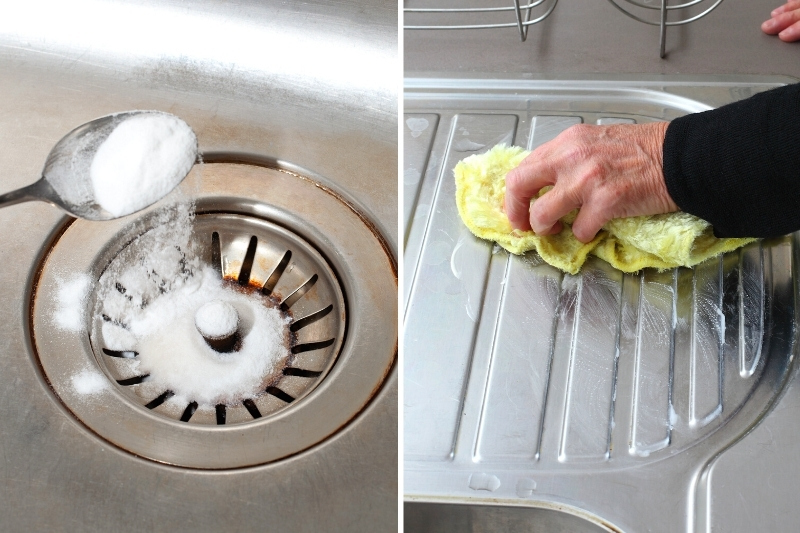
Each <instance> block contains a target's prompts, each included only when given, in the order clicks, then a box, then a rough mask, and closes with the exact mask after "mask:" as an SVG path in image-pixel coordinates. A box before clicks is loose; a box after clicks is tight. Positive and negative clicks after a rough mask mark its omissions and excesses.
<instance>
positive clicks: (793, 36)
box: [761, 0, 800, 43]
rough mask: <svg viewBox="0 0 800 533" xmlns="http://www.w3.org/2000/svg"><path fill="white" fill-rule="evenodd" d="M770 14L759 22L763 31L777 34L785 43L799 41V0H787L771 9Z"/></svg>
mask: <svg viewBox="0 0 800 533" xmlns="http://www.w3.org/2000/svg"><path fill="white" fill-rule="evenodd" d="M770 16H771V17H772V18H770V19H769V20H767V21H765V22H764V23H763V24H761V29H762V30H763V31H764V33H766V34H768V35H777V36H778V38H779V39H780V40H781V41H786V42H787V43H789V42H792V41H800V0H789V1H788V2H786V3H785V4H783V5H782V6H780V7H778V8H776V9H773V10H772V13H770Z"/></svg>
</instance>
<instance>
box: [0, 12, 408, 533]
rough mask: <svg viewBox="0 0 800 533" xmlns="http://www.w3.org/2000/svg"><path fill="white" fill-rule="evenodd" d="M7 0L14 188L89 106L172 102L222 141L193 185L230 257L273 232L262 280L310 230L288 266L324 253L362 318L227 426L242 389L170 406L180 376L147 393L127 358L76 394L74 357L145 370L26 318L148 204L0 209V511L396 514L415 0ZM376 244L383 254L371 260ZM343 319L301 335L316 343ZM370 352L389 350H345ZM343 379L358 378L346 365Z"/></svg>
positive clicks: (136, 527)
mask: <svg viewBox="0 0 800 533" xmlns="http://www.w3.org/2000/svg"><path fill="white" fill-rule="evenodd" d="M0 11H2V14H0V70H2V72H3V75H2V76H0V93H1V94H2V95H3V98H2V102H0V145H2V147H3V148H2V150H0V166H2V169H3V172H2V175H3V181H2V190H3V191H6V190H12V189H15V188H18V187H21V186H23V185H26V184H29V183H32V182H33V181H35V180H36V179H38V177H39V174H40V172H41V169H42V167H43V165H44V161H45V158H46V156H47V153H48V151H49V150H50V149H51V148H52V146H53V145H54V144H55V142H56V141H57V140H58V139H59V138H60V137H61V136H63V135H64V134H65V133H67V132H68V131H70V130H71V129H72V128H73V127H75V126H77V125H79V124H82V123H84V122H86V121H88V120H91V119H93V118H95V117H99V116H102V115H106V114H109V113H113V112H118V111H124V110H129V109H160V110H164V111H167V112H170V113H173V114H175V115H177V116H180V117H181V118H183V119H184V120H186V121H187V122H188V123H189V124H190V125H191V126H192V128H193V129H194V130H195V132H196V133H197V136H198V140H199V144H200V148H201V150H202V152H203V155H204V157H205V160H206V164H205V165H204V166H196V167H195V169H194V171H193V176H192V177H190V178H189V179H187V181H186V182H185V183H184V184H183V185H182V187H181V189H182V193H183V194H184V195H185V196H187V197H189V198H191V199H194V200H196V201H197V205H198V212H200V211H203V210H205V211H204V213H205V214H202V213H201V214H202V216H199V220H200V221H201V222H202V221H203V220H205V221H206V222H204V223H205V224H206V226H204V228H205V229H203V228H200V227H199V226H198V228H199V229H198V232H199V233H198V234H201V235H200V237H202V238H203V239H207V240H208V243H207V244H206V241H205V240H204V241H203V243H204V246H210V245H211V238H212V232H218V233H219V235H221V241H222V243H221V248H222V250H221V254H222V256H223V257H222V260H223V261H227V263H225V264H226V265H227V267H225V268H229V269H230V271H231V273H232V274H233V275H237V274H238V275H241V273H242V271H243V270H244V267H243V266H242V264H243V262H244V259H243V258H244V257H245V256H246V253H247V252H246V250H248V241H249V240H250V239H251V235H252V236H255V235H258V239H259V242H260V243H261V244H259V245H258V250H257V253H256V254H255V262H253V258H252V257H251V259H250V262H251V263H253V264H252V277H253V278H255V277H258V276H261V281H262V282H263V281H264V279H266V276H267V275H269V271H268V270H265V269H267V268H269V269H272V268H273V266H274V265H272V264H267V262H266V261H268V260H272V259H270V258H271V257H272V258H273V259H275V261H277V260H278V259H280V257H281V255H282V254H284V252H285V250H286V247H287V246H292V247H293V250H294V258H295V259H294V260H295V261H296V262H297V264H299V263H300V261H301V259H303V258H305V259H303V260H304V261H305V262H306V267H305V268H306V269H307V270H303V269H302V268H299V267H298V268H295V269H294V270H292V264H291V263H290V264H289V266H288V267H286V274H285V275H284V276H283V278H282V279H283V280H285V281H286V282H287V283H288V280H289V279H290V278H292V276H295V278H296V279H294V281H293V283H294V287H295V288H297V287H298V286H300V284H301V283H305V282H306V280H307V278H302V279H301V273H302V274H303V275H306V272H308V276H311V274H312V273H314V272H319V276H320V279H323V278H324V279H327V280H329V281H326V283H328V285H327V286H330V287H334V286H336V287H339V286H341V287H342V289H341V290H342V294H343V295H344V296H343V300H342V303H337V302H338V300H336V301H334V303H337V311H341V316H340V317H339V318H340V320H341V322H340V323H342V324H344V321H345V320H347V327H346V328H345V327H342V328H341V330H342V331H343V332H344V333H343V334H341V335H340V334H338V333H337V334H336V335H335V344H333V345H332V346H331V347H330V348H329V349H330V350H337V351H336V352H335V353H331V354H329V357H328V358H327V359H326V361H329V362H324V361H323V360H322V359H321V358H320V359H319V360H315V359H314V358H313V357H312V356H313V352H312V351H308V352H305V353H303V354H301V355H302V356H303V357H305V359H303V361H305V362H306V363H307V364H308V365H309V366H308V367H303V368H300V369H299V370H297V371H296V373H295V374H288V375H287V376H285V381H286V385H285V386H283V385H280V386H278V387H275V389H274V390H273V392H274V393H275V394H278V396H275V395H274V394H273V395H272V396H269V398H265V399H264V403H263V404H261V405H257V406H256V405H255V404H252V405H249V406H247V409H245V408H244V407H243V406H241V405H239V406H236V408H235V409H234V408H233V407H232V406H229V408H228V410H227V423H228V425H227V426H221V425H220V420H222V421H223V422H225V420H226V418H225V416H224V415H225V411H224V410H223V411H222V415H223V416H222V417H220V416H219V415H220V412H219V410H218V411H217V417H216V419H215V417H214V411H213V409H212V410H211V411H210V412H209V413H205V414H204V413H201V412H200V411H198V412H197V413H196V414H194V416H193V417H192V420H191V423H185V422H183V421H181V420H179V419H180V418H182V417H181V413H182V412H183V413H189V414H191V413H190V411H188V409H189V408H188V407H187V406H186V405H185V404H184V405H181V406H177V407H176V408H179V409H180V410H178V411H177V414H174V413H173V412H171V411H168V409H167V408H168V407H169V405H168V404H169V402H170V401H172V400H170V399H169V398H168V395H166V396H165V395H161V396H160V397H159V399H158V400H159V401H155V400H154V401H152V402H151V401H150V399H152V398H149V399H148V398H142V397H141V396H140V395H137V393H135V392H130V391H131V390H132V389H131V388H130V387H137V386H138V385H131V386H130V387H128V388H127V389H125V390H123V389H124V388H125V386H123V385H120V384H119V383H118V382H117V383H113V380H112V382H111V383H110V384H109V385H108V388H107V389H106V394H108V395H109V396H107V397H106V398H105V399H104V400H102V401H96V400H92V403H91V404H81V403H80V402H81V401H82V400H81V399H80V398H78V397H76V396H74V394H75V391H74V390H72V388H71V381H70V378H69V376H70V372H72V370H70V369H69V368H66V367H64V366H63V365H65V364H66V365H69V364H72V363H69V361H73V362H74V363H75V364H80V365H84V364H85V365H89V366H90V367H91V368H95V369H96V370H97V371H98V372H100V375H101V376H108V377H109V379H111V378H113V377H115V376H116V377H127V376H123V375H122V374H119V375H117V374H115V372H117V373H119V369H118V368H117V367H116V366H114V365H116V363H117V361H116V360H112V359H111V358H110V357H109V358H108V359H105V360H104V359H103V357H106V355H104V353H103V352H102V351H101V350H100V348H99V347H98V349H97V350H94V349H93V347H92V345H91V342H94V341H93V340H90V339H89V334H88V333H87V334H86V335H85V336H75V337H72V338H71V339H68V338H67V337H65V336H63V335H59V334H57V332H53V331H52V330H48V326H47V325H46V322H47V320H48V319H47V317H46V314H47V313H46V312H45V314H44V315H42V317H43V319H44V320H45V322H42V323H40V324H39V325H37V323H36V320H34V321H33V323H31V322H29V319H31V317H32V309H33V308H34V307H35V308H36V309H39V310H43V311H44V310H45V308H46V306H47V302H45V301H44V300H45V299H46V295H45V292H46V291H44V290H43V291H38V292H37V289H38V288H40V287H39V286H38V285H37V284H38V283H39V281H40V280H45V279H46V278H47V276H49V275H50V274H53V275H54V276H55V277H56V278H58V277H59V276H64V275H65V274H66V273H67V272H69V271H73V272H79V271H80V272H86V273H88V274H90V275H94V276H99V274H100V271H101V270H102V268H103V267H102V266H100V265H101V264H102V262H103V261H108V260H109V259H110V256H109V255H108V254H112V255H113V254H114V253H117V251H119V248H120V247H124V246H125V245H126V243H127V242H129V241H130V238H129V239H128V240H127V241H126V240H125V235H126V234H128V235H129V236H130V232H131V231H133V230H132V229H131V228H132V227H134V226H132V224H133V223H134V222H135V221H137V220H140V218H139V217H145V216H148V215H147V214H141V215H132V216H131V217H130V218H127V219H122V220H121V221H120V226H117V227H112V226H107V225H103V224H97V225H93V224H91V223H86V222H83V221H78V222H74V221H72V220H71V219H69V218H68V217H65V216H64V215H63V213H61V212H60V211H59V210H57V209H56V208H54V207H52V206H49V205H47V204H44V203H28V204H21V205H17V206H13V207H10V208H7V209H3V210H0V224H2V225H3V227H5V228H7V231H4V232H3V235H2V236H0V244H1V245H2V248H3V249H4V250H5V253H6V257H7V258H8V262H7V263H6V265H5V268H4V269H3V274H2V276H0V295H1V296H0V301H2V302H3V303H2V305H0V314H2V316H3V320H2V325H0V345H1V346H2V367H1V368H0V425H2V431H0V450H1V451H2V452H1V453H0V456H2V457H3V459H2V460H0V477H2V478H3V479H4V480H5V482H4V483H2V486H0V498H2V500H3V501H4V511H3V512H2V513H0V530H3V531H75V530H80V531H86V532H91V531H98V532H99V531H110V530H113V531H141V530H151V531H256V530H258V531H278V530H280V531H287V532H288V531H319V530H326V531H365V532H366V531H375V530H376V527H377V528H379V529H382V530H393V529H395V528H396V523H397V496H396V494H397V451H396V450H397V446H396V442H397V372H396V368H395V360H396V339H397V326H396V305H395V304H396V302H395V301H394V300H393V298H392V297H391V294H392V292H396V257H397V230H396V220H397V218H396V217H397V195H396V190H397V89H396V74H395V73H396V72H397V67H398V58H397V8H396V6H394V5H391V4H387V3H385V2H380V1H371V0H366V1H363V2H360V1H359V2H353V3H345V4H341V3H339V4H336V5H335V6H334V5H332V4H330V3H328V2H302V3H300V2H297V3H291V2H290V3H263V2H254V1H245V2H235V3H230V2H219V1H201V2H196V3H193V4H192V6H191V7H187V6H184V5H183V4H181V3H176V2H170V1H146V2H124V1H115V0H99V1H97V0H79V1H77V2H72V3H70V4H69V5H68V6H67V5H66V4H63V3H61V2H55V1H35V2H29V3H27V4H25V5H21V4H20V5H15V6H5V7H3V8H2V10H0ZM329 210H331V211H329ZM332 211H336V212H337V213H338V214H337V215H335V218H334V219H330V218H328V219H327V221H326V220H325V215H326V214H328V213H330V212H332ZM340 216H341V217H343V218H338V217H340ZM141 220H145V219H144V218H142V219H141ZM147 220H150V219H147ZM208 224H212V225H211V226H209V225H208ZM201 230H202V231H201ZM206 230H207V231H206ZM351 230H355V231H356V233H358V234H359V235H361V237H356V240H353V239H352V237H353V236H354V235H356V233H353V232H352V231H351ZM126 232H127V233H126ZM274 236H277V237H274ZM133 237H136V235H135V232H134V235H133ZM272 237H274V238H272ZM72 238H74V239H76V241H75V242H78V243H80V244H79V246H78V247H74V246H72V245H70V244H68V241H69V240H70V239H72ZM253 238H254V237H253ZM270 239H271V240H270ZM281 239H282V240H281ZM342 240H344V241H346V242H344V243H342ZM359 241H360V243H361V244H358V243H359ZM284 243H290V244H284ZM348 243H349V245H348ZM362 245H364V246H366V247H367V248H371V249H372V250H374V252H375V253H376V254H377V257H379V260H378V261H375V260H374V259H370V260H364V257H365V256H363V255H362V254H363V253H364V251H365V249H364V248H363V247H362ZM114 246H116V247H117V248H116V249H114ZM352 246H358V249H357V250H354V249H352V248H351V247H352ZM270 247H271V248H270ZM79 248H80V249H83V250H84V251H85V252H86V253H84V252H82V251H81V250H80V249H79ZM217 249H218V250H219V242H217ZM254 249H255V247H254ZM51 252H52V254H51ZM103 254H106V255H105V256H104V255H103ZM270 254H273V255H270ZM59 257H61V258H63V259H64V261H63V262H62V259H60V258H59ZM209 257H210V256H209ZM313 258H317V259H313ZM262 259H263V261H265V262H264V263H263V264H262V263H261V261H262ZM312 259H313V261H312ZM315 261H316V262H315ZM312 263H313V264H312ZM365 265H366V266H365ZM284 266H286V265H284ZM360 268H368V270H369V271H370V273H372V274H376V275H377V279H380V280H381V281H380V282H379V283H378V285H376V289H375V290H381V295H380V298H379V299H376V298H372V297H371V296H369V294H370V291H372V290H373V289H370V288H369V287H363V284H362V285H359V281H358V278H359V276H360V275H357V272H358V270H359V269H360ZM259 269H261V270H259ZM290 271H291V272H290ZM249 272H250V268H249V267H248V276H249ZM225 273H226V274H227V272H225ZM326 273H331V274H326ZM362 274H363V273H362ZM40 275H41V276H44V277H42V278H40ZM95 279H97V278H95ZM370 280H371V282H372V281H374V280H375V279H374V278H370ZM45 283H46V282H45ZM320 283H322V282H320ZM379 286H380V287H383V289H378V287H379ZM287 287H288V285H287ZM387 287H388V288H389V289H387ZM42 288H43V286H42ZM322 288H323V286H322V285H320V284H318V285H317V286H316V288H313V289H310V290H309V292H308V294H307V295H306V297H305V299H304V301H307V302H309V301H312V300H311V296H313V294H314V292H313V291H320V290H321V289H322ZM279 289H280V284H278V288H276V289H275V290H276V291H279ZM287 290H288V288H287ZM326 290H327V289H326ZM336 290H339V289H338V288H337V289H336ZM284 292H285V291H284ZM301 294H302V293H301ZM316 294H321V293H320V292H317V293H316ZM331 294H333V293H331ZM284 296H286V294H284ZM299 296H300V295H298V297H299ZM334 300H335V298H334ZM320 301H321V300H320ZM301 304H302V302H301V303H299V304H297V305H301ZM326 305H327V302H326ZM365 309H369V311H370V313H369V314H367V313H365V312H364V311H363V310H365ZM309 311H315V309H313V308H310V307H309ZM359 316H360V317H361V318H358V317H359ZM326 319H327V318H323V319H321V320H323V321H324V320H326ZM376 319H377V321H376ZM367 321H368V322H369V324H365V322H367ZM357 322H361V325H358V324H357ZM318 324H323V322H322V321H320V322H317V323H316V324H315V325H314V326H311V327H309V328H307V329H306V330H304V331H310V330H313V329H314V328H315V327H316V325H318ZM331 324H334V325H335V324H336V323H333V322H332V323H331ZM40 325H43V326H44V327H40ZM367 325H368V326H369V327H368V328H367V327H366V326H367ZM332 327H333V326H332ZM345 329H346V331H345ZM320 331H321V330H320ZM337 331H338V330H337ZM370 332H372V333H370ZM371 335H374V336H375V337H378V336H380V339H377V340H376V339H375V338H372V337H370V336H371ZM370 339H371V340H370ZM324 340H326V338H321V337H320V338H316V337H312V336H310V334H309V338H308V341H307V342H306V341H302V340H301V342H306V346H305V348H304V349H307V350H311V348H316V346H315V345H314V344H313V342H315V341H324ZM340 345H341V350H339V348H338V347H339V346H340ZM326 346H327V345H326ZM51 348H52V349H53V350H54V351H53V355H54V358H53V359H52V360H50V359H48V358H47V356H46V354H47V353H48V350H50V349H51ZM59 350H60V354H62V355H66V357H63V358H62V357H60V355H59ZM359 353H361V354H362V355H365V354H368V355H369V361H371V362H375V363H378V362H379V364H376V365H375V366H374V368H372V369H371V370H365V367H364V366H359V370H360V371H361V373H359V372H352V371H348V370H347V368H348V365H349V364H351V363H353V362H355V361H356V360H357V359H358V357H357V356H358V354H359ZM353 356H356V357H355V358H353ZM315 361H317V363H318V364H319V366H318V367H311V366H310V365H311V364H313V363H314V362H315ZM348 361H349V362H348ZM51 364H52V365H55V366H50V365H51ZM371 364H372V363H370V365H371ZM368 366H369V365H368ZM74 368H77V367H74ZM309 369H310V370H309ZM123 370H124V369H123ZM298 372H299V373H298ZM348 376H349V377H348ZM317 377H318V378H319V380H320V381H319V383H317V384H316V385H315V386H314V387H312V388H302V389H301V388H297V389H296V392H292V390H291V387H294V386H297V387H300V385H301V383H300V382H301V381H302V380H311V379H316V378H317ZM103 379H105V378H103ZM348 380H349V381H351V382H355V385H354V386H349V385H348V386H343V387H341V388H337V387H336V383H337V382H339V383H345V382H346V381H348ZM122 381H123V382H124V379H123V380H122ZM315 383H316V382H315ZM121 387H122V388H121ZM280 387H283V388H280ZM278 389H280V392H275V391H277V390H278ZM354 390H359V391H360V392H358V393H357V395H356V393H354ZM290 393H291V394H290ZM292 394H293V395H294V396H292ZM290 400H296V401H294V403H292V404H291V405H290V406H288V407H287V406H286V405H285V404H287V403H289V401H290ZM148 402H149V403H148ZM162 403H163V405H162ZM256 403H257V402H256ZM145 404H147V405H145ZM156 404H158V406H157V405H156ZM344 404H347V407H346V408H343V409H341V410H340V411H337V412H335V413H331V412H329V411H332V410H333V409H334V408H335V407H336V406H342V405H344ZM256 407H257V408H258V409H260V410H261V411H260V413H261V415H263V416H261V417H260V418H258V419H257V420H256V419H255V415H254V414H253V413H256V412H258V411H256V410H255V409H256ZM184 408H186V409H187V411H184ZM273 411H274V414H272V412H273ZM300 420H304V421H300ZM319 421H322V423H319ZM278 428H282V429H278ZM281 439H284V440H281Z"/></svg>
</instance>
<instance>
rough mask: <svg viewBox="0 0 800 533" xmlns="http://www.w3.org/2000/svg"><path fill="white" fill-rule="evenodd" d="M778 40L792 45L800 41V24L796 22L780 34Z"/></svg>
mask: <svg viewBox="0 0 800 533" xmlns="http://www.w3.org/2000/svg"><path fill="white" fill-rule="evenodd" d="M778 38H779V39H780V40H781V41H784V42H787V43H791V42H794V41H800V22H795V23H794V24H792V25H791V26H789V27H788V28H786V29H785V30H783V31H782V32H780V33H779V34H778Z"/></svg>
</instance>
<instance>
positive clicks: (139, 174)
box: [89, 113, 197, 217]
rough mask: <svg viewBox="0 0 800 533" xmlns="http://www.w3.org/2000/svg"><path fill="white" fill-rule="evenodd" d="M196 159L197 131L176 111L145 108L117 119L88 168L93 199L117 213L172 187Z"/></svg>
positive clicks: (150, 200) (145, 202)
mask: <svg viewBox="0 0 800 533" xmlns="http://www.w3.org/2000/svg"><path fill="white" fill-rule="evenodd" d="M196 159H197V137H196V136H195V134H194V132H193V131H192V128H190V127H189V125H188V124H186V123H185V122H184V121H183V120H181V119H179V118H178V117H175V116H172V115H169V114H166V113H146V114H143V115H137V116H133V117H131V118H128V119H126V120H123V121H122V122H120V124H119V125H118V126H117V127H116V128H114V130H113V131H112V132H111V134H110V135H109V136H108V138H106V140H105V141H104V142H103V143H102V144H101V145H100V147H99V148H98V149H97V152H96V153H95V155H94V158H93V159H92V165H91V167H90V169H89V176H90V178H91V180H92V187H93V189H94V197H95V202H96V203H98V204H99V205H100V206H101V207H102V208H103V209H105V210H106V211H108V212H109V213H111V214H112V215H114V216H117V217H120V216H124V215H128V214H131V213H134V212H136V211H139V210H140V209H144V208H145V207H147V206H149V205H151V204H153V203H155V202H157V201H158V200H160V199H161V198H163V197H164V196H166V195H167V193H169V192H170V191H171V190H172V189H174V188H175V187H176V186H177V185H178V184H179V183H180V182H181V181H182V180H183V178H184V177H186V174H188V173H189V170H190V169H191V168H192V165H194V162H195V160H196Z"/></svg>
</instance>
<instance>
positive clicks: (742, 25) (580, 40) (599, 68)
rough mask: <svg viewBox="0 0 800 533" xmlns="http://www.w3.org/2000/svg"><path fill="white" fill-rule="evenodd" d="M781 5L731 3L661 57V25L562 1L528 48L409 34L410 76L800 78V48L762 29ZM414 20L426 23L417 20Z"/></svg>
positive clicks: (500, 40) (673, 33)
mask: <svg viewBox="0 0 800 533" xmlns="http://www.w3.org/2000/svg"><path fill="white" fill-rule="evenodd" d="M485 3H486V4H488V3H489V2H485ZM651 3H655V2H651ZM672 3H673V4H674V3H675V2H672ZM781 3H782V1H781V0H725V1H723V2H722V4H720V6H719V7H718V8H717V9H715V10H714V11H712V12H711V13H710V14H709V15H708V16H706V17H705V18H703V19H700V20H697V21H695V22H692V23H691V24H687V25H684V26H679V27H672V28H668V29H667V44H666V52H667V57H666V58H665V59H659V57H658V35H659V28H658V27H657V26H649V25H646V24H643V23H640V22H637V21H635V20H633V19H630V18H628V17H626V16H625V15H623V14H622V13H620V12H619V11H618V10H616V9H615V8H614V6H612V5H611V4H610V3H608V2H603V1H599V0H563V1H562V2H560V3H559V4H558V5H557V6H556V8H555V10H554V11H553V13H552V14H551V15H550V17H548V18H547V19H545V20H544V21H543V22H541V23H539V24H535V25H532V26H530V27H529V30H528V38H527V40H526V41H525V42H520V39H519V35H518V33H517V30H516V28H502V29H488V30H424V31H423V30H408V31H406V32H405V43H404V52H405V56H404V63H405V72H406V76H411V77H417V76H420V75H422V74H423V73H428V74H429V73H431V72H435V73H437V75H438V76H441V75H442V73H448V74H452V75H454V76H458V77H470V76H472V75H474V74H478V73H493V74H497V75H502V76H503V77H506V76H510V77H520V76H525V75H530V74H533V75H535V76H543V75H549V76H554V75H556V76H563V75H568V74H581V75H587V74H608V73H614V74H624V73H631V74H634V73H635V74H670V75H672V74H709V75H728V74H760V75H785V76H792V77H795V78H798V79H800V42H798V43H784V42H782V41H780V40H779V39H778V38H777V37H774V36H770V35H766V34H764V33H763V32H762V31H761V28H760V26H761V23H762V22H763V21H764V20H766V19H767V18H768V17H769V13H770V11H772V9H774V8H776V7H778V5H780V4H781ZM440 4H441V3H440ZM704 4H705V5H709V4H710V1H709V0H706V2H704ZM433 5H436V4H435V3H434V2H432V1H430V0H425V1H424V2H420V1H419V0H417V1H416V2H414V3H412V2H406V7H411V6H414V7H423V6H425V7H430V6H433ZM491 5H499V4H498V3H497V2H494V3H492V4H491ZM654 13H656V12H654ZM407 19H409V20H410V17H408V16H407ZM512 19H513V17H512ZM415 20H417V21H419V20H424V19H420V17H419V15H417V18H416V19H415Z"/></svg>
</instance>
